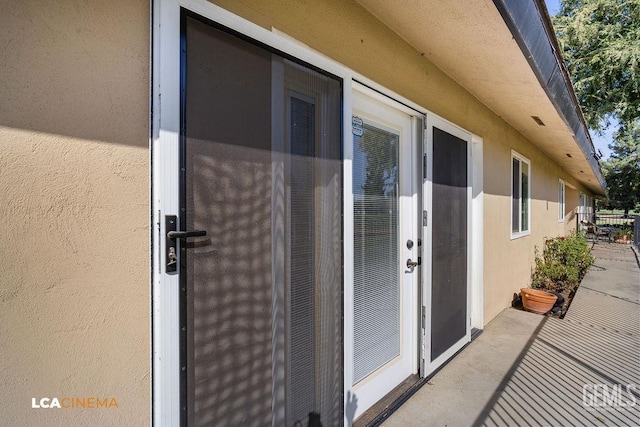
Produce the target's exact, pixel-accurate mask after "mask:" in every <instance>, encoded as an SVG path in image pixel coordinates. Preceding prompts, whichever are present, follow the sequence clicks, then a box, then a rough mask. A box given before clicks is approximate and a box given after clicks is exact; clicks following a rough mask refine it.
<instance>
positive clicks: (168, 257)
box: [164, 215, 207, 273]
mask: <svg viewBox="0 0 640 427" xmlns="http://www.w3.org/2000/svg"><path fill="white" fill-rule="evenodd" d="M164 224H165V226H164V227H165V228H164V229H165V231H166V232H167V234H166V237H165V253H164V265H165V271H166V272H167V273H175V272H176V271H178V242H177V240H178V239H186V238H188V237H202V236H206V235H207V232H206V230H189V231H178V230H176V229H177V228H178V217H177V216H176V215H165V216H164Z"/></svg>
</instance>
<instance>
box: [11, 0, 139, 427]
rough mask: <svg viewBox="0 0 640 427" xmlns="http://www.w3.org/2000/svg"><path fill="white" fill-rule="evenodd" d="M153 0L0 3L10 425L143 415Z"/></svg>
mask: <svg viewBox="0 0 640 427" xmlns="http://www.w3.org/2000/svg"><path fill="white" fill-rule="evenodd" d="M149 10H150V6H149V4H148V3H147V2H145V1H116V2H97V1H79V0H78V1H65V2H51V3H42V2H38V1H21V2H5V3H4V4H3V6H2V13H1V14H0V57H1V58H2V60H1V61H0V94H1V95H0V149H1V152H0V218H1V219H2V224H3V237H2V242H3V248H2V252H1V255H2V256H1V257H0V271H2V273H3V274H2V277H1V278H0V384H2V386H1V387H0V401H2V405H1V406H0V424H2V425H7V426H9V425H11V426H19V425H47V426H49V425H61V426H62V425H65V426H66V425H118V424H119V425H145V424H149V411H150V391H149V390H150V356H149V350H150V338H149V322H150V311H149V300H150V292H149V289H150V285H149V284H150V280H149V160H148V159H149V149H148V134H149V131H148V121H149V108H148V103H149V90H148V87H149V71H148V70H149ZM42 397H49V398H53V397H57V398H63V397H97V398H101V399H102V398H104V397H109V398H111V397H113V398H115V399H116V400H117V403H118V406H119V407H118V408H117V409H116V408H111V409H104V408H101V409H50V410H47V409H32V407H31V399H32V398H37V399H38V400H39V399H40V398H42Z"/></svg>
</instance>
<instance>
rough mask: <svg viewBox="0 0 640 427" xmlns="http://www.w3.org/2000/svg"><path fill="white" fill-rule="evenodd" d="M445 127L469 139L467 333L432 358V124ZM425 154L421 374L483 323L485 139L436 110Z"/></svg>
mask: <svg viewBox="0 0 640 427" xmlns="http://www.w3.org/2000/svg"><path fill="white" fill-rule="evenodd" d="M434 127H435V128H438V129H440V130H443V131H445V132H447V133H449V134H451V135H453V136H455V137H457V138H460V139H462V140H463V141H465V142H466V143H467V230H468V233H467V314H466V319H467V322H466V329H467V330H466V334H465V336H464V337H463V338H461V339H460V340H459V341H458V342H457V343H455V344H454V345H453V346H451V347H450V348H449V349H448V350H447V351H445V352H444V353H443V354H441V355H440V356H438V357H437V358H436V359H435V360H433V361H431V330H432V329H431V328H432V325H431V304H432V299H431V297H432V263H431V260H432V256H433V250H432V249H433V227H432V218H431V212H433V198H432V195H433V128H434ZM424 144H425V146H424V154H425V157H426V161H425V165H426V168H427V173H426V178H425V179H424V181H423V206H424V209H425V210H426V212H427V213H426V214H425V215H426V223H423V230H422V233H423V236H424V245H425V247H424V259H425V261H423V263H422V264H423V270H422V320H423V325H424V326H423V336H422V345H421V355H422V360H421V376H422V377H426V376H428V375H429V374H431V373H433V372H434V371H435V370H436V369H437V368H438V367H440V366H441V365H442V364H443V363H445V362H446V361H448V360H449V359H450V358H451V357H452V356H453V355H455V354H456V353H457V352H458V351H459V350H460V349H462V347H464V346H465V345H466V344H467V343H468V342H469V341H470V340H471V329H472V328H478V329H481V328H482V327H483V308H482V307H483V298H482V295H483V291H482V260H483V255H482V253H483V250H482V242H483V235H482V228H483V227H482V218H483V216H482V209H483V194H482V180H483V177H482V139H481V138H479V137H476V136H474V135H472V134H471V133H469V132H468V131H466V130H464V129H462V128H460V127H458V126H456V125H455V124H453V123H451V122H449V121H447V120H445V119H442V118H440V117H438V116H436V115H434V114H429V115H427V125H426V131H425V141H424Z"/></svg>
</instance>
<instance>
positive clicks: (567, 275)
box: [521, 232, 594, 314]
mask: <svg viewBox="0 0 640 427" xmlns="http://www.w3.org/2000/svg"><path fill="white" fill-rule="evenodd" d="M593 261H594V259H593V255H591V250H590V249H589V243H588V242H587V239H586V237H585V235H584V233H576V232H572V233H571V234H570V235H569V236H562V237H555V238H551V239H545V242H544V248H543V251H542V254H540V252H539V250H538V248H537V247H536V256H535V268H534V270H533V272H532V274H531V288H522V289H521V295H522V304H523V306H524V308H525V309H526V310H528V311H532V312H535V313H540V314H545V313H547V312H548V311H549V310H551V308H552V307H553V305H554V304H555V302H556V299H557V296H556V295H555V294H554V292H558V293H564V294H567V295H565V297H566V296H568V294H569V293H570V292H571V291H573V290H575V289H576V288H577V287H578V285H579V284H580V281H581V280H582V278H583V277H584V275H585V274H586V273H587V270H588V268H589V267H590V266H591V265H592V264H593ZM534 291H535V292H534Z"/></svg>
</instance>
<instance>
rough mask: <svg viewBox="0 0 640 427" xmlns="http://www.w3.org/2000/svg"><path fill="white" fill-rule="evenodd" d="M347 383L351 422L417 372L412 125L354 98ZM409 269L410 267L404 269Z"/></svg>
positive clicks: (379, 104)
mask: <svg viewBox="0 0 640 427" xmlns="http://www.w3.org/2000/svg"><path fill="white" fill-rule="evenodd" d="M353 108H354V117H353V134H354V136H353V206H354V211H353V216H354V219H353V221H354V236H353V238H354V253H353V257H354V283H353V287H354V288H353V291H354V294H353V298H354V307H353V313H354V314H353V316H354V317H353V322H354V323H353V381H352V387H353V388H352V390H353V392H354V394H355V397H356V398H357V405H358V406H357V408H356V409H357V412H356V418H357V416H358V415H359V414H361V413H362V412H363V411H365V410H366V409H367V408H369V407H370V406H371V405H372V404H374V403H375V402H376V401H378V400H379V399H380V398H382V397H383V396H384V395H385V394H387V393H388V392H389V391H391V390H392V389H393V388H394V387H395V386H397V385H398V384H399V383H400V382H402V381H403V380H404V379H406V378H407V377H408V376H410V375H411V374H412V373H415V372H416V370H417V366H416V363H417V362H416V361H417V358H416V356H415V354H413V353H414V350H415V348H416V347H415V342H416V339H417V334H416V332H415V331H416V329H415V328H416V323H417V321H416V319H415V318H414V315H415V311H414V306H415V305H416V304H417V303H416V300H415V295H416V286H417V276H418V269H417V267H415V266H411V264H410V263H411V262H415V260H417V251H418V239H417V236H416V235H415V232H416V225H415V218H416V215H415V210H416V206H417V204H416V203H417V197H416V195H415V194H414V192H415V189H416V186H414V185H413V181H414V180H415V179H417V178H416V176H415V173H413V172H414V171H413V170H412V169H413V168H412V155H411V153H412V150H413V149H414V147H415V144H414V137H415V135H414V134H415V130H414V129H412V126H413V125H412V117H411V116H410V115H408V114H406V113H404V112H403V111H400V110H398V109H396V108H394V107H393V106H392V105H388V104H386V103H383V102H380V101H377V100H375V99H373V98H370V97H367V96H365V95H363V94H360V93H359V92H354V98H353ZM407 262H409V266H408V265H407Z"/></svg>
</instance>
